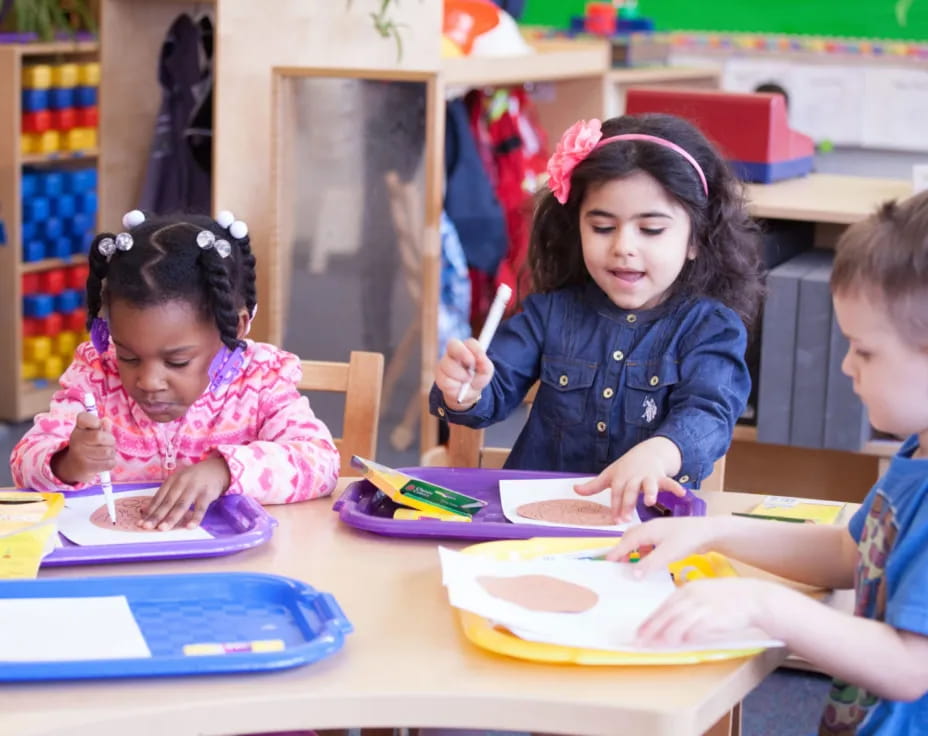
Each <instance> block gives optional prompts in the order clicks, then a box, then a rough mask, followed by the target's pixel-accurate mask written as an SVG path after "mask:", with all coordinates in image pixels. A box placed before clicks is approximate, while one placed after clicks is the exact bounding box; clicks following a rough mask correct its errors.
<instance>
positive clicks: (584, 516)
mask: <svg viewBox="0 0 928 736" xmlns="http://www.w3.org/2000/svg"><path fill="white" fill-rule="evenodd" d="M516 513H517V514H518V515H519V516H522V517H524V518H526V519H534V520H535V521H548V522H551V523H553V524H575V525H577V524H579V525H582V526H613V525H615V523H616V521H615V519H614V518H613V516H612V509H610V508H609V507H608V506H603V505H602V504H601V503H596V502H595V501H584V500H582V499H579V498H577V499H574V498H552V499H549V500H547V501H534V502H533V503H525V504H522V505H521V506H519V508H517V509H516Z"/></svg>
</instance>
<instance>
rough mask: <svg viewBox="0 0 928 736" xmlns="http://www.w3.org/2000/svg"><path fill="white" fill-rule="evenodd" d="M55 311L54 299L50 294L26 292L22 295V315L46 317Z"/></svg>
mask: <svg viewBox="0 0 928 736" xmlns="http://www.w3.org/2000/svg"><path fill="white" fill-rule="evenodd" d="M54 311H55V300H54V298H53V297H52V295H51V294H28V295H27V296H24V297H23V316H24V317H37V318H39V319H41V318H42V317H47V316H48V315H50V314H51V313H52V312H54Z"/></svg>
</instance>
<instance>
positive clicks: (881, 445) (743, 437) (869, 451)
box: [732, 424, 902, 457]
mask: <svg viewBox="0 0 928 736" xmlns="http://www.w3.org/2000/svg"><path fill="white" fill-rule="evenodd" d="M732 440H733V441H735V442H757V441H758V440H757V427H750V426H747V425H743V424H736V425H735V431H734V432H733V433H732ZM901 446H902V443H901V442H898V441H896V440H883V439H873V440H870V441H869V442H868V443H867V444H865V445H864V446H863V447H862V448H860V450H859V453H860V454H862V455H873V456H874V457H892V456H893V455H895V454H896V453H897V452H899V448H900V447H901ZM784 447H785V446H784Z"/></svg>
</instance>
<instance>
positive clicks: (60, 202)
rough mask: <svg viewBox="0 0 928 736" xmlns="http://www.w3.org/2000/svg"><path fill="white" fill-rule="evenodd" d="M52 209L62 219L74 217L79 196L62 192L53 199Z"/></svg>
mask: <svg viewBox="0 0 928 736" xmlns="http://www.w3.org/2000/svg"><path fill="white" fill-rule="evenodd" d="M52 211H53V212H54V213H55V215H56V216H57V217H60V218H62V219H65V218H68V217H74V213H76V212H77V197H76V196H74V195H73V194H61V195H59V196H57V197H55V198H54V199H53V200H52Z"/></svg>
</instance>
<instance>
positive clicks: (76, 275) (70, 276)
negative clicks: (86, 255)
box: [67, 264, 90, 291]
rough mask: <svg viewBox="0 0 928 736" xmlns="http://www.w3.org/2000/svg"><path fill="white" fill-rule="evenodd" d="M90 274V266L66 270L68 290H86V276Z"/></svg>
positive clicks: (83, 265)
mask: <svg viewBox="0 0 928 736" xmlns="http://www.w3.org/2000/svg"><path fill="white" fill-rule="evenodd" d="M89 273H90V266H88V265H87V264H82V265H79V266H71V268H69V269H68V270H67V284H68V288H69V289H78V290H79V291H83V290H84V289H85V288H87V276H88V274H89Z"/></svg>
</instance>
